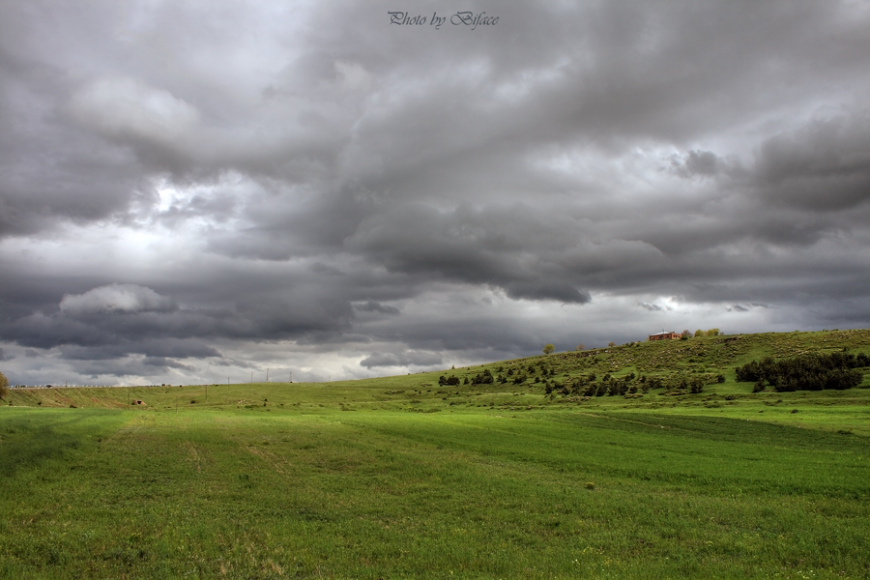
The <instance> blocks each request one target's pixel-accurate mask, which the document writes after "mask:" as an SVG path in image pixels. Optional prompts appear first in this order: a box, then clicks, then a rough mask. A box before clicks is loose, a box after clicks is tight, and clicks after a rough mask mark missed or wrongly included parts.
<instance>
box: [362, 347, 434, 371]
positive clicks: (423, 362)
mask: <svg viewBox="0 0 870 580" xmlns="http://www.w3.org/2000/svg"><path fill="white" fill-rule="evenodd" d="M442 361H443V357H442V356H441V355H440V354H438V353H434V352H416V351H405V352H399V353H392V352H387V353H384V352H375V353H372V354H371V355H369V356H368V357H366V358H364V359H363V360H361V361H360V363H359V364H360V366H363V367H366V368H370V369H371V368H376V367H404V366H432V365H440V364H442Z"/></svg>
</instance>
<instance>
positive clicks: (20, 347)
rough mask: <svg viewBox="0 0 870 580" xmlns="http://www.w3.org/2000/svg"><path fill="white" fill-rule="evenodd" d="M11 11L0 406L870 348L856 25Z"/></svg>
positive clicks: (663, 13)
mask: <svg viewBox="0 0 870 580" xmlns="http://www.w3.org/2000/svg"><path fill="white" fill-rule="evenodd" d="M396 9H397V8H396V5H395V4H391V3H390V2H381V1H379V0H377V1H375V2H366V3H358V2H343V1H332V0H330V1H325V2H317V3H308V2H291V3H286V4H281V5H278V4H276V5H264V6H253V5H244V4H239V3H234V2H209V3H201V2H196V1H181V2H130V3H123V4H117V3H112V2H95V3H89V4H88V5H87V6H86V7H81V6H76V7H74V6H65V5H63V4H59V3H56V2H50V1H46V2H43V3H36V4H34V3H28V4H26V5H25V4H22V3H4V4H2V5H0V86H2V87H3V90H2V92H0V263H2V271H3V274H2V275H3V284H2V285H0V359H2V362H3V369H4V373H5V374H7V375H8V376H9V377H10V380H12V382H13V383H22V384H40V383H58V382H61V381H62V380H66V381H68V382H71V383H99V384H117V383H122V384H140V383H163V382H166V383H179V382H185V383H190V382H213V381H214V382H216V381H221V382H224V381H226V380H232V381H242V380H250V378H251V377H252V376H254V378H261V379H262V378H263V377H264V376H265V371H266V369H272V376H284V375H285V374H286V375H287V377H288V378H289V377H290V376H291V373H293V374H292V376H293V377H294V379H295V380H309V379H310V380H324V379H330V378H331V379H336V378H340V377H348V378H350V377H363V376H371V375H373V374H381V373H383V372H390V373H401V372H414V371H418V370H423V369H430V368H432V369H434V368H444V367H448V366H449V365H451V364H468V363H473V362H479V361H483V360H490V359H495V358H508V357H515V356H523V355H528V354H534V353H537V352H540V349H541V348H542V347H543V345H544V344H547V343H551V342H552V343H555V344H556V345H557V347H558V348H559V349H572V348H574V347H575V346H576V345H577V344H578V343H583V344H585V345H587V346H595V345H600V344H606V343H607V342H609V341H611V340H614V341H616V342H625V341H629V340H638V339H642V338H644V337H645V336H646V335H647V334H649V333H651V332H656V331H660V330H662V329H663V328H664V329H667V330H683V329H684V328H690V329H694V328H698V327H702V328H708V327H714V326H716V327H720V328H722V329H723V330H725V331H730V332H752V331H762V330H794V329H796V328H826V327H859V326H866V325H867V324H868V322H870V302H868V299H867V296H866V288H867V285H868V282H870V280H868V278H870V274H868V272H870V268H868V266H870V264H868V260H870V258H868V256H870V252H868V251H867V249H868V244H870V232H868V227H867V225H866V224H867V223H870V209H868V208H870V203H868V202H870V109H868V107H867V104H866V103H867V100H866V95H867V94H868V91H870V73H868V70H867V66H866V55H867V54H868V52H870V38H868V35H867V34H866V30H867V28H868V24H870V11H868V10H866V9H865V8H863V7H862V6H861V5H860V4H859V3H854V2H846V1H843V2H826V3H818V2H811V1H805V2H804V1H798V2H793V1H788V2H786V1H783V2H777V1H774V2H765V3H763V4H759V5H747V4H745V3H740V4H735V3H729V2H724V1H718V0H715V1H714V0H710V1H702V2H695V3H692V5H691V7H690V8H687V7H686V6H685V5H678V4H674V3H671V2H657V1H654V2H646V3H643V4H638V3H631V2H621V1H619V2H606V3H598V2H577V3H548V4H546V5H543V6H542V5H540V3H531V2H528V3H525V2H520V3H516V2H514V3H510V4H505V3H503V2H494V1H493V2H488V1H476V2H472V3H470V4H461V3H453V4H450V3H448V4H445V3H444V2H440V1H439V2H434V1H433V2H425V1H424V2H419V3H416V4H415V5H414V7H413V9H411V8H409V9H408V10H412V11H414V13H415V15H419V16H425V17H426V18H427V20H428V19H429V18H430V15H431V14H433V13H437V14H439V15H441V16H448V17H449V16H450V15H452V14H454V13H456V12H458V11H466V10H470V11H472V12H473V13H474V14H479V13H480V12H485V13H486V14H487V15H489V16H491V17H498V22H497V23H496V24H491V25H480V26H477V27H476V28H473V27H472V26H467V25H464V24H458V25H456V24H451V23H450V21H449V20H448V21H446V22H445V24H443V25H442V26H441V27H440V28H437V29H436V28H435V27H434V26H432V25H431V24H428V23H427V24H425V25H421V26H411V25H400V24H393V23H391V18H390V16H389V14H388V13H389V12H390V11H395V10H396Z"/></svg>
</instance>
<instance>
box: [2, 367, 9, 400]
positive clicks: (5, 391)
mask: <svg viewBox="0 0 870 580" xmlns="http://www.w3.org/2000/svg"><path fill="white" fill-rule="evenodd" d="M8 393H9V379H7V378H6V375H4V374H3V373H0V399H4V400H5V399H6V395H7V394H8Z"/></svg>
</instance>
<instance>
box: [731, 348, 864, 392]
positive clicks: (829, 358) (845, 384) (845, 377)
mask: <svg viewBox="0 0 870 580" xmlns="http://www.w3.org/2000/svg"><path fill="white" fill-rule="evenodd" d="M868 366H870V357H868V356H867V355H866V354H864V353H860V354H858V355H857V356H856V355H854V354H850V353H848V352H845V351H840V352H834V353H831V354H821V353H812V354H805V355H802V356H799V357H794V358H788V359H782V360H778V361H777V360H774V359H773V358H772V357H767V358H765V359H763V360H762V361H761V362H758V361H755V360H753V361H752V362H750V363H748V364H745V365H743V366H741V367H737V368H736V369H735V370H736V371H737V380H738V381H741V382H754V383H755V388H754V392H760V391H763V390H764V389H765V388H767V387H768V386H771V387H773V389H774V390H775V391H778V392H787V391H821V390H825V389H837V390H844V389H851V388H852V387H857V386H858V385H860V384H861V382H862V381H863V380H864V373H862V372H861V371H858V370H856V369H858V368H862V367H868Z"/></svg>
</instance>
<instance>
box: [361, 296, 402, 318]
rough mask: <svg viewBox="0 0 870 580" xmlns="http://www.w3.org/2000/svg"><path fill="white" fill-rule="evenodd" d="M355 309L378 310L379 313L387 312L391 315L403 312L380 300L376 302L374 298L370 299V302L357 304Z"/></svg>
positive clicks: (364, 310) (363, 310) (362, 310)
mask: <svg viewBox="0 0 870 580" xmlns="http://www.w3.org/2000/svg"><path fill="white" fill-rule="evenodd" d="M354 309H355V310H357V311H359V312H376V313H378V314H387V315H390V316H395V315H397V314H401V312H400V311H399V309H398V308H396V307H394V306H388V305H385V304H381V303H379V302H375V301H374V300H369V301H368V302H364V303H363V304H355V305H354Z"/></svg>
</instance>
